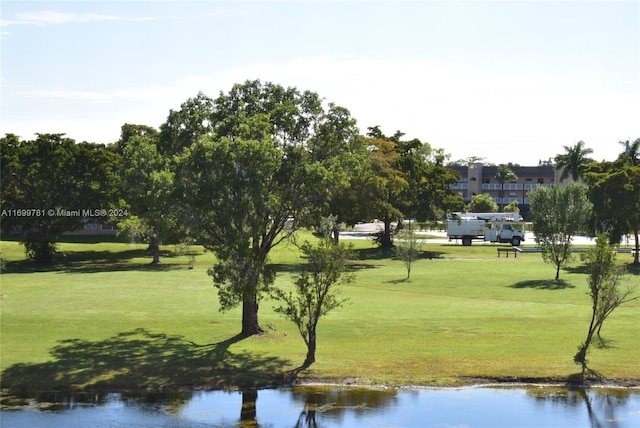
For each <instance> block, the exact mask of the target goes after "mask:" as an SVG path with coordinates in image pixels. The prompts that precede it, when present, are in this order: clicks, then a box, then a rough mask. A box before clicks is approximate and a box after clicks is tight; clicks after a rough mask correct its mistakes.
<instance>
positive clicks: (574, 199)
mask: <svg viewBox="0 0 640 428" xmlns="http://www.w3.org/2000/svg"><path fill="white" fill-rule="evenodd" d="M586 192H587V189H586V187H585V186H584V185H581V184H579V183H577V182H570V183H569V184H568V185H567V186H561V185H555V186H552V187H539V188H537V189H536V190H533V191H531V192H529V200H530V202H531V213H532V215H533V233H534V234H535V240H536V244H538V245H539V246H540V248H541V249H542V257H543V258H544V260H545V261H546V262H548V263H552V264H554V265H555V266H556V276H555V280H556V281H557V280H558V279H560V268H561V267H562V266H564V265H566V264H568V263H570V262H571V261H572V252H571V248H572V245H571V239H572V238H573V236H575V235H576V234H577V233H578V232H580V231H583V230H585V229H586V226H587V222H588V221H589V218H590V216H591V212H592V204H591V202H589V200H588V199H587V193H586Z"/></svg>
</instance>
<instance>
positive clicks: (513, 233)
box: [447, 213, 524, 246]
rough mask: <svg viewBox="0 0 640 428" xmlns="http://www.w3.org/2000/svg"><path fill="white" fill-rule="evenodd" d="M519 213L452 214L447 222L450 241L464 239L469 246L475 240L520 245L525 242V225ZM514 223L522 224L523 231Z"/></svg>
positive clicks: (463, 243)
mask: <svg viewBox="0 0 640 428" xmlns="http://www.w3.org/2000/svg"><path fill="white" fill-rule="evenodd" d="M520 221H521V217H520V215H519V214H518V213H468V214H462V213H452V214H450V215H449V216H448V220H447V236H448V237H449V239H450V240H452V239H462V245H464V246H469V245H471V242H472V241H474V240H482V241H485V242H500V243H510V244H511V245H513V246H518V245H520V242H522V241H524V223H520ZM513 223H520V224H521V225H522V226H521V227H522V230H520V229H519V228H516V227H515V226H514V224H513Z"/></svg>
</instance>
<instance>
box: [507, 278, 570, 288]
mask: <svg viewBox="0 0 640 428" xmlns="http://www.w3.org/2000/svg"><path fill="white" fill-rule="evenodd" d="M511 288H537V289H539V290H564V289H566V288H575V285H573V284H571V283H570V282H567V281H565V280H563V279H559V280H557V281H556V280H554V279H531V280H527V281H519V282H516V283H515V284H513V285H512V286H511Z"/></svg>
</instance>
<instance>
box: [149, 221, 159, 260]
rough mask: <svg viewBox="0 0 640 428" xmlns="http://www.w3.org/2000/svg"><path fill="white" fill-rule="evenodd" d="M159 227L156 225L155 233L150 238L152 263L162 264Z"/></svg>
mask: <svg viewBox="0 0 640 428" xmlns="http://www.w3.org/2000/svg"><path fill="white" fill-rule="evenodd" d="M158 234H159V231H158V227H157V226H154V228H153V234H152V235H151V237H150V238H149V250H150V251H151V254H152V255H153V260H152V261H151V264H152V265H157V264H160V238H159V237H158Z"/></svg>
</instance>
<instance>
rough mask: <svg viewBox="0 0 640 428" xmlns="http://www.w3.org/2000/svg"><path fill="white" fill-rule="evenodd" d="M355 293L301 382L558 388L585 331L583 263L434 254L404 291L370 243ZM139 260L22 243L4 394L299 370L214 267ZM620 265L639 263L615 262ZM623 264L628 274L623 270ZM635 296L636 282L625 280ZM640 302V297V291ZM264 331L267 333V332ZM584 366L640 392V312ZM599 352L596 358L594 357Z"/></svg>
mask: <svg viewBox="0 0 640 428" xmlns="http://www.w3.org/2000/svg"><path fill="white" fill-rule="evenodd" d="M351 242H352V243H353V244H354V246H355V250H356V255H357V260H354V262H353V268H354V270H355V272H356V281H355V283H354V284H352V285H350V286H347V287H343V288H342V289H341V293H342V295H343V296H344V297H347V298H348V299H349V302H348V303H347V304H346V305H345V306H343V307H342V308H340V309H338V310H336V311H334V312H332V313H330V314H329V315H328V316H326V317H325V318H322V319H321V320H320V324H319V332H318V335H319V336H318V351H317V354H316V360H317V361H316V363H315V364H313V365H312V366H311V367H310V368H309V369H307V370H305V371H302V372H300V373H299V375H298V378H299V379H300V380H303V381H305V380H308V381H345V380H348V381H350V382H357V383H362V384H390V385H408V384H420V385H458V384H462V383H466V382H472V381H474V380H477V379H479V378H488V379H514V380H516V379H527V380H550V379H556V380H559V381H562V380H565V379H567V378H569V377H570V376H571V375H572V374H575V373H577V372H578V371H579V367H578V366H577V365H575V364H574V363H573V361H572V358H573V355H574V354H575V352H576V351H577V347H578V345H579V344H580V343H581V342H582V341H583V340H584V336H585V335H586V331H587V328H588V323H589V317H590V299H589V296H588V295H587V283H586V275H585V273H584V270H583V265H582V264H581V263H580V262H577V263H576V264H574V265H572V266H571V267H569V268H567V269H564V270H563V271H562V272H561V279H562V280H561V281H560V282H557V283H556V282H554V281H552V279H553V277H554V274H555V270H554V267H553V266H551V265H548V264H545V263H543V262H542V260H541V257H540V255H539V254H520V255H519V256H518V258H517V259H514V258H513V257H510V258H508V259H507V258H504V257H502V258H497V255H496V249H495V248H496V246H494V245H473V246H471V247H462V246H460V245H447V244H427V245H426V246H425V248H424V249H425V250H426V251H429V252H431V253H432V254H433V255H435V258H434V259H433V260H429V259H427V258H424V259H421V260H418V261H417V262H416V263H415V265H414V267H413V269H412V273H411V279H410V280H408V281H405V280H404V278H405V277H406V270H405V267H404V265H403V264H402V262H400V261H398V260H395V259H394V258H393V256H392V254H391V253H390V252H384V251H381V250H379V249H377V248H375V247H374V246H373V245H372V243H371V242H370V241H365V240H354V241H351ZM144 248H145V246H144V245H131V244H123V243H116V242H105V243H61V244H60V251H61V255H60V257H59V258H58V261H57V263H56V264H55V265H54V266H52V267H49V268H46V269H43V268H38V267H34V266H32V265H29V264H28V263H25V262H24V261H23V260H22V259H23V258H24V253H23V249H22V247H21V246H19V244H18V243H16V242H8V241H3V242H0V252H1V253H2V254H3V257H4V258H5V259H7V260H9V261H10V263H9V264H8V266H7V270H8V271H7V272H6V273H4V274H2V275H0V281H1V289H0V304H1V307H0V309H1V314H0V316H1V318H0V321H1V345H2V347H1V351H0V352H1V353H0V358H1V364H2V386H3V387H13V388H25V389H76V388H104V389H122V388H125V389H127V388H129V389H141V388H154V389H160V388H171V389H173V388H177V387H186V388H191V387H228V386H237V385H245V386H246V385H255V386H264V385H268V384H274V383H278V382H282V381H283V379H284V378H285V376H286V374H287V373H288V372H289V371H291V370H293V369H296V368H297V367H299V366H300V365H301V364H302V362H303V361H304V357H305V354H306V348H305V346H304V343H303V341H302V339H301V338H300V336H299V334H298V333H297V330H296V328H295V326H294V325H293V324H292V323H290V322H287V321H285V320H283V319H282V318H280V317H279V316H278V315H277V314H275V313H274V311H273V306H274V302H271V301H269V300H265V301H262V302H261V303H260V322H261V324H262V326H263V327H264V328H265V330H266V331H267V332H266V334H265V335H263V336H255V337H250V338H245V339H241V338H239V337H237V336H236V334H237V333H238V332H239V331H240V317H241V313H240V310H239V309H236V310H232V311H229V312H225V313H221V312H219V310H218V308H219V305H218V302H217V292H216V289H215V288H214V287H213V284H212V280H211V278H210V277H209V276H208V275H207V273H206V272H207V269H208V267H210V266H211V264H212V263H213V256H212V255H211V254H210V253H206V252H204V251H203V250H202V249H201V248H199V247H194V248H192V251H193V252H194V254H197V257H196V259H195V265H194V268H193V269H189V268H188V264H189V257H188V255H177V254H176V252H175V251H174V250H175V249H174V247H166V248H165V251H164V254H163V256H164V257H163V258H162V260H163V264H162V265H161V266H150V265H149V261H150V257H149V255H148V254H146V253H145V251H144ZM618 258H619V260H620V261H621V262H630V261H631V258H630V256H629V255H628V254H621V255H620V256H619V257H618ZM627 259H628V260H627ZM272 262H273V263H275V264H276V266H277V268H278V270H279V271H280V273H279V275H278V277H277V285H278V286H280V287H284V288H287V287H291V284H292V281H291V275H292V273H293V274H295V272H296V270H297V269H298V268H299V266H298V265H299V263H301V259H300V258H299V257H298V252H297V250H296V248H295V247H294V246H292V245H282V246H280V247H278V248H277V249H276V250H275V251H274V253H273V255H272ZM629 281H631V282H632V283H633V284H635V285H640V272H638V271H637V270H636V271H635V273H634V274H632V275H629ZM636 293H637V294H640V287H639V288H638V291H637V292H636ZM268 325H270V326H271V327H273V328H271V327H267V326H268ZM602 334H603V338H604V339H605V343H604V346H602V347H597V346H593V347H592V349H591V351H590V353H589V355H588V360H589V366H590V367H591V368H592V369H593V370H595V371H597V372H599V373H600V374H602V375H603V376H605V377H606V378H609V379H617V380H636V381H640V368H639V366H638V361H640V346H638V343H639V342H638V337H640V301H634V302H632V303H630V304H628V305H626V306H622V307H620V308H619V309H617V310H616V311H615V312H614V313H613V314H612V315H611V317H610V318H609V319H608V320H607V321H606V322H605V325H604V327H603V330H602ZM594 345H595V344H594Z"/></svg>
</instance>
